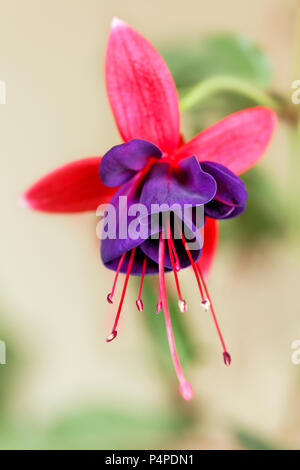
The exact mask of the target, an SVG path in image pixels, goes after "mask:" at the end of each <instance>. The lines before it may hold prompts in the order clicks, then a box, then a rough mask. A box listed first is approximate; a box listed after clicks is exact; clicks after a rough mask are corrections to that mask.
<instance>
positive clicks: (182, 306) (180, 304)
mask: <svg viewBox="0 0 300 470" xmlns="http://www.w3.org/2000/svg"><path fill="white" fill-rule="evenodd" d="M178 307H179V310H180V311H181V312H182V313H184V312H186V311H187V309H188V306H187V303H186V301H185V300H183V299H181V300H178Z"/></svg>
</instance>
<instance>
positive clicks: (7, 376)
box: [0, 323, 20, 419]
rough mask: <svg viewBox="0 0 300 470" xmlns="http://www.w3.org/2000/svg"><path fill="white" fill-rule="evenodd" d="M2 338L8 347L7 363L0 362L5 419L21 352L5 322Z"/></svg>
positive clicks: (0, 405) (0, 401) (0, 400)
mask: <svg viewBox="0 0 300 470" xmlns="http://www.w3.org/2000/svg"><path fill="white" fill-rule="evenodd" d="M0 340H1V341H4V343H5V348H6V351H5V353H6V364H0V416H2V419H3V416H4V414H5V413H6V408H7V405H8V402H9V399H10V397H11V390H12V388H13V386H14V381H15V378H16V376H17V374H18V372H19V367H20V353H19V349H18V346H17V344H16V339H15V338H14V337H13V335H12V334H11V331H10V330H9V328H7V327H6V326H4V325H3V323H1V324H0Z"/></svg>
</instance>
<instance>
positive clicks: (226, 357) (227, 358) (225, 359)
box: [223, 351, 231, 367]
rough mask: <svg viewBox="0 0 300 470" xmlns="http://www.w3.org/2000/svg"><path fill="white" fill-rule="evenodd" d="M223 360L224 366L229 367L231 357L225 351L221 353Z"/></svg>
mask: <svg viewBox="0 0 300 470" xmlns="http://www.w3.org/2000/svg"><path fill="white" fill-rule="evenodd" d="M223 359H224V364H225V366H227V367H229V366H230V364H231V356H230V354H229V353H228V352H227V351H226V352H223Z"/></svg>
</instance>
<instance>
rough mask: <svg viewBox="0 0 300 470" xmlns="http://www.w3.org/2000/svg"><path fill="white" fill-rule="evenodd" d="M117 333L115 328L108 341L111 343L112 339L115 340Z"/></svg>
mask: <svg viewBox="0 0 300 470" xmlns="http://www.w3.org/2000/svg"><path fill="white" fill-rule="evenodd" d="M117 334H118V332H117V330H113V331H112V332H111V334H110V335H108V336H107V338H106V342H107V343H110V342H111V341H113V340H114V339H115V338H116V336H117Z"/></svg>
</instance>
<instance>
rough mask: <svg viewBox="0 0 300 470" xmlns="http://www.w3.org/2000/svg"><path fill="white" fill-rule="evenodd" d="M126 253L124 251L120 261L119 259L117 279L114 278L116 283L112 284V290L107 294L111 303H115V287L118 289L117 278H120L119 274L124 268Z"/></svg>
mask: <svg viewBox="0 0 300 470" xmlns="http://www.w3.org/2000/svg"><path fill="white" fill-rule="evenodd" d="M125 255H126V253H123V255H122V256H121V258H120V261H119V264H118V267H117V271H116V275H115V279H114V283H113V286H112V290H111V292H110V293H109V294H108V296H107V300H108V302H109V303H110V304H112V303H113V295H114V293H115V289H116V285H117V280H118V277H119V274H120V270H121V268H122V264H123V261H124V258H125Z"/></svg>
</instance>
